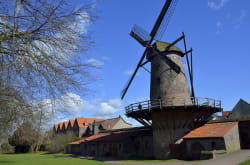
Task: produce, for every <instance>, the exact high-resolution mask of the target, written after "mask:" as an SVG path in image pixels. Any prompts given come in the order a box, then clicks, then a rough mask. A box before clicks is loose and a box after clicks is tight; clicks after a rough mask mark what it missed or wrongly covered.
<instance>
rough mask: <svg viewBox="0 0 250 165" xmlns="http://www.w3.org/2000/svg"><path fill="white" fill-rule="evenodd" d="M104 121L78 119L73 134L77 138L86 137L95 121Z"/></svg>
mask: <svg viewBox="0 0 250 165" xmlns="http://www.w3.org/2000/svg"><path fill="white" fill-rule="evenodd" d="M103 120H104V119H96V118H76V119H75V123H74V126H73V132H74V134H75V136H76V137H84V136H85V135H86V133H87V129H88V126H89V125H90V124H92V123H94V122H95V121H97V122H98V121H103Z"/></svg>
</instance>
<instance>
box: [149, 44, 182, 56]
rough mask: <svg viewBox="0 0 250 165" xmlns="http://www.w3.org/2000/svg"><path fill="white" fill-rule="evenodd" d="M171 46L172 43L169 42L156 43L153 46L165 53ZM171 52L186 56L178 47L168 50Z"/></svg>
mask: <svg viewBox="0 0 250 165" xmlns="http://www.w3.org/2000/svg"><path fill="white" fill-rule="evenodd" d="M169 45H170V43H167V42H162V41H156V42H155V43H154V44H153V46H154V47H155V48H156V49H158V50H159V51H161V52H162V51H165V49H166V48H167V47H168V46H169ZM168 51H169V52H174V53H176V54H178V55H180V56H181V57H183V56H184V53H183V52H182V51H181V49H179V48H177V47H176V46H174V45H173V46H171V47H170V48H169V50H168Z"/></svg>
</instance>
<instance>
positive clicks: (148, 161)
mask: <svg viewBox="0 0 250 165" xmlns="http://www.w3.org/2000/svg"><path fill="white" fill-rule="evenodd" d="M175 160H176V159H168V160H122V161H126V162H142V163H161V162H169V161H175Z"/></svg>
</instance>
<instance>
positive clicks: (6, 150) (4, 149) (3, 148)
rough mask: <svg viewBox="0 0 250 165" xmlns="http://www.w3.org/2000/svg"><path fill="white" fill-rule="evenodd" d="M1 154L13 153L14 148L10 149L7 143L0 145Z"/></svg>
mask: <svg viewBox="0 0 250 165" xmlns="http://www.w3.org/2000/svg"><path fill="white" fill-rule="evenodd" d="M0 152H1V153H13V152H14V147H12V146H11V145H10V144H9V143H8V142H5V143H3V144H1V148H0Z"/></svg>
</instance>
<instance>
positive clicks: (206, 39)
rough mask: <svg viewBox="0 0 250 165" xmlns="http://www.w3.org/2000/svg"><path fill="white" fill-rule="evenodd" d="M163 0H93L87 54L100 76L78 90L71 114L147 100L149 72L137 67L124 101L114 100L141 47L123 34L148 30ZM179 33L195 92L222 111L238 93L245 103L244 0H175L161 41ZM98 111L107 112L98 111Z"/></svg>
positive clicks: (248, 23) (247, 25) (249, 23)
mask: <svg viewBox="0 0 250 165" xmlns="http://www.w3.org/2000/svg"><path fill="white" fill-rule="evenodd" d="M77 3H81V1H78V2H77ZM164 3H165V0H101V1H98V2H97V4H96V10H97V15H98V16H99V18H98V19H97V21H96V22H95V23H94V24H92V25H90V26H89V29H88V33H89V34H91V37H92V39H93V41H94V42H95V44H94V45H93V46H92V48H91V49H90V51H89V52H88V53H87V55H88V57H89V58H90V61H91V62H97V65H99V66H101V69H99V70H98V71H97V72H96V74H97V75H98V76H99V77H100V78H101V80H99V81H96V82H94V83H93V84H92V85H91V86H90V88H91V89H92V90H94V92H93V93H90V94H89V95H87V96H83V95H81V93H78V95H79V96H80V98H79V99H80V100H81V101H82V104H81V106H80V108H79V113H78V114H77V115H80V116H83V117H94V116H98V117H112V116H117V115H119V114H120V115H124V113H125V112H124V106H127V105H128V104H130V103H133V102H135V101H138V100H147V99H149V84H150V75H149V73H147V72H146V71H144V70H143V69H140V70H139V72H138V74H137V76H136V77H135V79H134V81H133V83H132V85H131V86H130V88H129V90H128V92H127V94H126V96H125V98H124V100H123V101H122V102H121V101H120V100H119V99H120V91H121V90H122V88H123V87H124V86H125V84H126V82H127V81H128V79H129V77H130V73H131V72H132V71H133V70H134V69H135V67H136V65H137V63H138V61H139V59H140V57H141V55H142V53H143V50H144V48H143V47H141V45H140V44H138V43H137V42H136V41H135V40H134V39H133V38H132V37H130V36H129V33H130V31H131V28H132V27H133V25H134V24H138V25H140V26H141V27H143V28H144V29H146V30H147V31H148V32H150V31H151V30H152V27H153V25H154V23H155V21H156V19H157V17H158V15H159V13H160V10H161V8H162V6H163V4H164ZM181 32H185V34H186V40H187V46H188V48H190V47H192V48H193V50H194V51H193V62H194V88H195V93H196V96H199V97H209V98H215V99H219V100H222V104H223V105H222V106H223V108H224V110H231V109H232V108H233V106H234V105H235V104H236V103H237V101H238V100H239V99H240V98H242V99H244V100H245V101H247V102H250V53H249V51H250V49H249V48H250V1H249V0H240V1H235V0H234V1H233V0H202V1H198V0H188V1H186V0H185V1H184V0H179V2H178V4H177V7H176V9H175V12H174V15H173V17H172V18H171V20H170V23H169V25H168V28H167V30H166V32H165V34H164V36H163V37H162V41H166V42H172V41H174V40H175V39H177V38H178V37H180V36H181ZM180 48H181V49H183V47H182V45H180ZM184 63H185V62H184ZM148 67H149V66H148ZM105 107H106V109H105ZM96 108H98V110H97V109H96ZM102 108H104V110H103V109H102ZM102 110H103V111H105V110H107V113H106V114H102V113H101V111H102ZM98 113H99V115H98Z"/></svg>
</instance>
